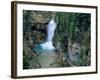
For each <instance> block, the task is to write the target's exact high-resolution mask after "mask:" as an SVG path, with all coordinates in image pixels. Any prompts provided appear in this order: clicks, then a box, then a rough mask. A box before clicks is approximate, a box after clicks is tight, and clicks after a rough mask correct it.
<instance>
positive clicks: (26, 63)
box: [23, 50, 30, 69]
mask: <svg viewBox="0 0 100 80" xmlns="http://www.w3.org/2000/svg"><path fill="white" fill-rule="evenodd" d="M29 63H30V61H29V55H28V53H27V51H26V50H24V51H23V69H29V65H30V64H29Z"/></svg>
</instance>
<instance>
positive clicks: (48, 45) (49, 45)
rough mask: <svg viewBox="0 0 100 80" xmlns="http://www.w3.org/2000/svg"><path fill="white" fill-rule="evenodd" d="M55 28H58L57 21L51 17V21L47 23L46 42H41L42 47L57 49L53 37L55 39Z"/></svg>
mask: <svg viewBox="0 0 100 80" xmlns="http://www.w3.org/2000/svg"><path fill="white" fill-rule="evenodd" d="M55 29H56V22H54V20H53V19H51V21H50V22H49V24H48V25H47V39H46V42H44V43H43V44H40V46H41V48H42V49H47V50H52V49H55V47H54V46H53V43H52V39H53V36H54V31H55Z"/></svg>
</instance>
